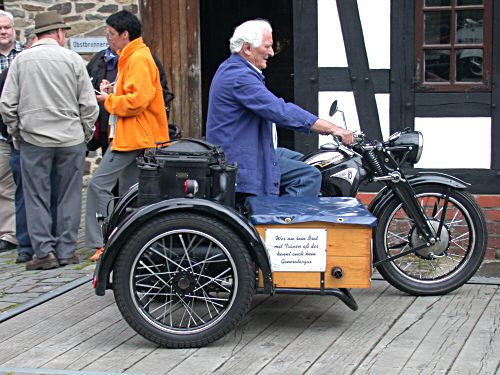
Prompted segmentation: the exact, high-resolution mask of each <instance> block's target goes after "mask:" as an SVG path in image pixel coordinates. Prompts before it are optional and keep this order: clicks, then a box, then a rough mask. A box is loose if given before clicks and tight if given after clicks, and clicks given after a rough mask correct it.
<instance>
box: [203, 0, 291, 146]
mask: <svg viewBox="0 0 500 375" xmlns="http://www.w3.org/2000/svg"><path fill="white" fill-rule="evenodd" d="M292 4H293V2H292V1H290V0H253V1H232V0H215V1H214V0H200V40H201V92H202V120H203V135H205V123H206V115H207V105H208V92H209V89H210V82H211V81H212V77H213V75H214V74H215V71H216V70H217V68H218V66H219V65H220V63H221V62H222V61H224V60H225V59H227V58H228V57H229V54H230V52H229V38H230V37H231V35H232V34H233V31H234V28H235V27H236V26H238V25H240V24H241V23H243V22H245V21H247V20H250V19H255V18H264V19H267V20H268V21H269V22H270V23H271V26H272V27H273V41H274V46H273V47H274V50H275V56H274V58H273V59H271V60H270V61H269V64H268V68H267V69H266V70H265V71H264V75H265V77H266V85H267V87H268V88H269V89H270V90H271V91H272V92H273V93H274V94H275V95H277V96H279V97H282V98H283V99H285V100H286V101H292V102H293V100H294V92H293V11H292V9H293V7H292ZM278 135H279V144H280V145H281V146H284V147H289V148H292V149H293V148H294V147H293V146H294V145H293V134H292V132H290V131H288V130H286V129H280V128H278Z"/></svg>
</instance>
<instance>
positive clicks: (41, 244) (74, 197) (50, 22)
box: [0, 11, 99, 270]
mask: <svg viewBox="0 0 500 375" xmlns="http://www.w3.org/2000/svg"><path fill="white" fill-rule="evenodd" d="M69 28H70V27H69V26H68V25H66V24H65V22H64V20H63V19H62V17H61V16H60V15H59V14H58V13H57V12H55V11H50V12H44V13H39V14H37V15H36V17H35V29H34V30H33V33H34V34H36V35H37V37H38V41H37V42H35V43H34V44H33V46H32V47H31V48H30V49H27V50H25V51H23V52H22V53H20V54H19V56H18V57H17V58H16V59H15V60H14V62H13V63H12V65H11V67H10V71H9V74H8V76H7V81H6V82H5V87H4V90H3V93H2V97H1V100H0V112H1V114H2V117H3V119H4V122H5V123H6V125H7V129H8V131H9V133H10V134H11V135H12V137H13V141H14V146H15V147H16V148H17V149H19V151H20V157H21V173H22V179H23V192H24V199H25V204H26V216H27V220H28V230H29V236H30V240H31V245H32V247H33V250H34V252H35V256H34V257H33V259H32V260H31V261H29V262H27V263H26V269H27V270H38V269H50V268H56V267H59V266H63V265H67V264H76V263H78V262H79V260H78V258H77V256H76V255H75V251H76V245H77V234H78V227H79V225H80V214H81V199H82V178H83V166H84V160H85V151H86V146H85V141H88V140H89V139H90V138H91V137H92V134H93V132H94V123H95V120H96V118H97V116H98V113H99V107H98V105H97V101H96V98H95V94H94V90H93V88H92V83H91V82H90V77H89V75H88V73H87V70H86V68H85V63H84V61H83V60H82V58H81V57H80V56H79V55H78V54H76V53H75V52H73V51H70V50H68V49H66V48H64V47H63V46H64V44H65V41H66V30H68V29H69ZM52 170H54V171H55V174H56V180H57V185H58V186H57V219H56V230H55V233H52V230H51V226H52V216H51V212H50V201H51V199H50V195H51V178H50V175H51V171H52Z"/></svg>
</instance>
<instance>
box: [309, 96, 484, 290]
mask: <svg viewBox="0 0 500 375" xmlns="http://www.w3.org/2000/svg"><path fill="white" fill-rule="evenodd" d="M335 112H337V103H336V101H335V102H334V103H333V104H332V107H331V108H330V116H333V114H334V113H335ZM342 115H343V114H342ZM355 138H356V141H355V143H354V144H353V145H351V146H349V147H346V146H344V145H342V144H341V143H340V142H339V141H338V140H336V139H335V140H334V142H332V143H329V144H325V145H323V146H321V148H320V149H319V150H318V151H316V152H313V153H311V154H309V155H306V156H305V157H304V159H303V160H304V162H306V163H308V164H310V165H312V166H315V167H316V168H318V169H319V170H320V171H321V172H322V176H323V181H322V185H321V193H322V195H323V196H328V197H335V196H341V197H355V196H356V195H357V194H358V192H359V190H360V188H361V186H362V185H363V184H366V183H369V182H378V183H381V184H382V185H383V187H382V189H381V190H380V191H379V192H378V194H377V195H376V197H375V198H374V199H373V200H372V202H371V203H370V205H369V207H368V209H369V211H370V212H371V213H372V214H373V215H374V216H376V217H377V220H378V223H377V228H376V230H375V231H374V237H373V245H374V253H373V255H374V263H373V265H374V266H375V267H376V268H377V269H378V271H379V272H380V274H381V275H382V276H383V277H384V278H385V279H386V280H387V281H388V282H390V283H391V284H392V285H393V286H394V287H396V288H398V289H399V290H401V291H404V292H406V293H409V294H413V295H437V294H445V293H448V292H450V291H452V290H454V289H456V288H458V287H460V286H461V285H463V284H465V283H466V282H467V281H468V280H469V279H470V278H471V277H472V276H473V275H474V273H475V272H476V271H477V269H478V268H479V266H480V265H481V263H482V261H483V258H484V254H485V251H486V247H487V230H486V220H485V218H484V214H483V212H482V210H481V208H480V206H479V205H478V203H477V202H476V200H475V199H474V197H473V196H472V195H471V194H470V193H469V192H468V191H467V190H466V189H467V187H468V186H469V184H468V183H466V182H464V181H462V180H460V179H458V178H456V177H453V176H450V175H447V174H443V173H436V172H419V173H417V174H415V175H408V176H407V175H406V174H405V172H404V167H405V166H407V165H412V164H415V163H417V162H418V161H419V159H420V156H421V155H422V149H423V136H422V134H421V133H420V132H418V131H412V130H408V129H406V130H404V131H399V132H396V133H394V134H392V135H391V136H390V137H389V139H388V140H387V141H385V142H381V141H377V140H369V139H367V137H366V136H365V135H364V134H358V135H357V136H356V137H355Z"/></svg>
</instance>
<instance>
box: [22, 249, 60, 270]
mask: <svg viewBox="0 0 500 375" xmlns="http://www.w3.org/2000/svg"><path fill="white" fill-rule="evenodd" d="M57 267H59V261H58V260H57V258H56V256H55V255H54V253H53V252H50V253H49V255H47V256H46V257H45V258H40V259H38V258H37V256H36V255H34V256H33V259H32V260H30V261H29V262H26V271H34V270H49V269H51V268H57Z"/></svg>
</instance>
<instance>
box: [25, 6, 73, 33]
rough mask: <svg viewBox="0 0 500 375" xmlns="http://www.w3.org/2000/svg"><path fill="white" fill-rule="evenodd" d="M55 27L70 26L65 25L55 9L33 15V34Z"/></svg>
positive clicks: (64, 27)
mask: <svg viewBox="0 0 500 375" xmlns="http://www.w3.org/2000/svg"><path fill="white" fill-rule="evenodd" d="M57 29H71V26H68V25H66V24H65V23H64V21H63V19H62V17H61V15H60V14H59V13H57V12H56V11H55V10H51V11H49V12H43V13H38V14H37V15H36V16H35V29H34V30H33V33H34V34H40V33H44V32H46V31H52V30H57Z"/></svg>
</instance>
